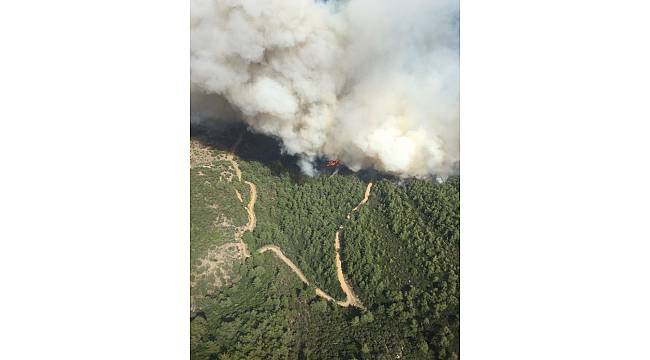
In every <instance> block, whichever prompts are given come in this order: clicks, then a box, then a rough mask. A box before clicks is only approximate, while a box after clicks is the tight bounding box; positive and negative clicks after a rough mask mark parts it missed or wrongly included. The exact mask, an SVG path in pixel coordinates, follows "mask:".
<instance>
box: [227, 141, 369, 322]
mask: <svg viewBox="0 0 650 360" xmlns="http://www.w3.org/2000/svg"><path fill="white" fill-rule="evenodd" d="M241 139H242V136H240V137H239V139H238V140H237V141H236V142H235V145H234V146H233V147H232V149H231V151H230V152H229V153H228V154H226V155H225V156H224V157H223V158H222V160H226V161H228V162H230V163H231V165H232V168H233V170H234V171H235V175H236V176H237V180H239V181H240V182H241V181H242V179H241V177H242V173H241V170H240V169H239V164H238V163H237V160H236V159H235V156H234V152H235V149H236V148H237V145H239V143H240V142H241ZM244 182H245V183H246V184H248V186H249V187H250V199H249V201H248V204H246V206H245V209H246V214H247V215H248V222H247V223H246V225H244V226H242V227H240V228H239V229H237V231H236V232H235V239H236V240H237V244H238V246H239V248H240V249H241V253H242V254H243V257H244V258H248V257H250V256H251V254H250V251H249V250H248V246H247V245H246V243H245V242H244V240H243V238H242V236H243V235H244V233H245V232H250V231H253V230H254V229H255V226H256V225H257V217H256V216H255V202H256V201H257V187H256V186H255V184H254V183H252V182H250V181H246V180H244ZM371 189H372V182H369V183H368V186H367V187H366V192H365V193H364V195H363V199H362V200H361V202H359V204H358V205H357V206H355V207H354V208H353V209H352V210H351V211H350V212H349V213H348V214H347V216H346V220H349V219H350V217H351V215H352V213H353V212H355V211H358V210H359V208H361V206H363V205H364V204H365V203H366V202H367V201H368V197H369V196H370V191H371ZM235 195H236V196H237V199H238V200H239V201H240V202H242V200H243V199H242V197H241V194H240V193H239V191H237V190H235ZM341 230H343V225H339V228H338V229H337V230H336V233H335V235H334V249H335V252H336V256H335V265H336V277H337V279H338V281H339V284H340V285H341V289H342V290H343V292H344V293H345V300H344V301H337V300H335V299H334V298H333V297H331V296H330V295H328V294H327V293H326V292H325V291H323V290H321V289H320V288H316V289H315V292H316V295H318V296H320V297H321V298H323V299H325V300H327V301H332V302H336V303H337V304H338V305H340V306H342V307H348V306H350V305H352V306H355V307H358V308H360V309H364V310H365V307H364V306H363V304H362V303H361V300H359V298H358V297H357V296H356V295H355V293H354V290H353V289H352V286H350V284H348V282H347V280H346V279H345V274H343V264H342V262H341V254H340V251H341ZM267 251H271V252H272V253H274V254H275V256H277V257H278V258H279V259H280V260H282V261H283V262H284V263H285V264H287V266H288V267H289V268H290V269H291V270H292V271H293V272H294V273H295V274H296V275H298V278H300V280H301V281H302V282H303V283H305V284H307V285H309V281H308V280H307V277H306V276H305V274H304V273H303V272H302V270H300V268H299V267H298V266H296V264H294V263H293V261H291V259H289V258H288V257H287V256H286V255H285V254H284V253H283V252H282V249H280V247H278V246H276V245H266V246H263V247H261V248H260V249H258V250H257V252H258V253H260V254H262V253H265V252H267Z"/></svg>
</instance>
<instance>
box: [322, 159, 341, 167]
mask: <svg viewBox="0 0 650 360" xmlns="http://www.w3.org/2000/svg"><path fill="white" fill-rule="evenodd" d="M339 164H341V160H327V161H326V162H325V164H323V166H325V167H337V166H339Z"/></svg>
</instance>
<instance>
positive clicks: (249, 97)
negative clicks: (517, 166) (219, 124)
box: [191, 0, 459, 177]
mask: <svg viewBox="0 0 650 360" xmlns="http://www.w3.org/2000/svg"><path fill="white" fill-rule="evenodd" d="M458 11H459V10H458V0H401V1H395V0H349V1H339V2H333V1H330V2H327V3H323V2H316V1H314V0H191V81H192V89H193V94H192V96H193V97H194V96H198V94H200V93H201V94H202V95H201V96H202V97H203V98H210V96H214V98H216V99H222V100H223V99H225V101H227V103H228V104H229V106H230V107H232V108H233V109H235V110H236V112H238V113H239V114H240V116H241V119H242V120H243V121H245V122H246V123H247V124H248V125H249V126H250V127H251V128H252V129H253V130H255V131H258V132H262V133H265V134H269V135H274V136H277V137H279V138H280V139H281V140H282V143H283V147H284V149H285V150H286V151H287V152H288V153H290V154H292V155H299V156H300V157H301V159H302V160H301V161H300V166H301V168H302V169H303V171H305V172H306V173H310V172H311V173H313V171H314V170H313V167H312V166H311V164H310V162H312V161H314V160H315V159H317V158H321V157H325V158H329V159H340V160H341V161H342V162H343V163H345V164H346V165H347V166H348V167H349V168H350V169H352V170H355V171H356V170H359V169H362V168H369V167H374V168H376V169H378V170H382V171H387V172H390V173H393V174H396V175H399V176H402V177H410V176H415V177H426V176H430V175H432V174H440V175H446V174H448V173H449V172H450V171H452V168H453V166H454V164H455V163H457V162H458V161H459V134H458V133H459V124H458V120H459V72H458V68H459V46H458V31H459V30H458V21H459V20H458V19H459V17H458V16H459V14H458ZM206 94H207V95H206ZM219 107H222V104H220V105H219ZM229 111H232V109H229Z"/></svg>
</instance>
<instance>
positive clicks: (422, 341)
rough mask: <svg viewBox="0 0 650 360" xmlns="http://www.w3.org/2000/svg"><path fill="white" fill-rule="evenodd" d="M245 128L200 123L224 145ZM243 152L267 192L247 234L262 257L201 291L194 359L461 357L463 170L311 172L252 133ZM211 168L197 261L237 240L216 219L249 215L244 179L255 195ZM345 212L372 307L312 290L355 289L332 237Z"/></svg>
mask: <svg viewBox="0 0 650 360" xmlns="http://www.w3.org/2000/svg"><path fill="white" fill-rule="evenodd" d="M242 131H243V130H242V129H238V128H236V129H234V130H233V129H230V130H228V131H220V132H218V133H216V134H210V133H206V132H204V131H197V130H194V131H193V139H194V140H196V141H201V142H202V144H205V145H206V147H208V148H209V149H210V150H209V151H211V152H213V153H214V154H215V155H218V154H223V153H225V151H226V150H228V149H230V147H231V146H232V144H233V142H234V139H235V138H237V135H236V134H237V133H241V132H242ZM236 154H237V156H238V158H239V160H238V163H239V165H240V169H241V171H242V174H243V175H242V178H243V179H244V180H247V181H251V182H253V183H255V184H256V185H257V191H258V196H257V203H256V205H255V213H256V215H257V227H256V228H255V230H254V231H252V232H250V233H246V234H244V236H243V240H244V241H245V243H246V244H247V245H248V248H249V249H250V252H251V254H252V256H250V257H248V258H246V259H245V260H244V259H240V260H238V261H233V265H232V266H231V267H229V268H227V269H226V270H227V271H229V272H231V274H229V275H228V276H227V277H228V278H230V279H231V281H229V282H224V283H223V284H221V285H220V286H216V287H214V288H213V289H210V290H209V291H203V292H200V293H201V295H202V296H201V299H200V301H199V302H198V306H197V309H195V311H193V312H192V315H191V319H192V320H191V356H192V358H193V359H395V358H402V359H454V358H458V357H459V356H460V354H459V316H460V305H459V300H460V295H459V289H460V287H459V276H460V271H459V266H460V262H459V249H460V246H459V241H460V231H459V223H460V220H459V217H460V207H459V204H460V191H459V178H457V177H456V178H450V179H449V180H447V181H446V182H444V183H442V184H438V183H436V182H434V181H430V180H408V181H401V182H400V181H397V180H396V179H391V178H389V177H385V176H381V175H378V174H373V173H360V174H359V173H357V174H355V173H352V172H350V171H345V170H343V171H341V173H340V174H338V175H336V176H333V177H330V176H329V174H323V175H321V176H317V177H313V178H310V177H306V176H303V175H301V174H300V173H299V171H298V169H297V168H296V166H295V158H292V157H289V156H284V155H282V154H281V151H280V149H279V148H278V146H277V144H276V143H275V141H274V140H273V139H269V138H267V137H263V136H261V135H254V134H249V133H247V134H246V136H245V138H244V140H243V141H242V142H241V144H239V146H238V148H237V151H236ZM205 170H206V169H202V168H193V169H192V170H191V171H190V172H191V179H192V183H191V184H192V189H191V193H192V196H191V198H192V204H191V206H192V212H191V224H192V233H191V247H192V253H193V258H192V260H193V263H192V264H193V265H192V266H193V269H194V267H195V266H196V261H195V260H196V259H199V258H201V256H203V255H204V254H205V253H206V252H208V251H209V249H210V247H211V246H212V247H215V246H217V247H218V246H219V244H223V243H224V242H226V241H232V240H228V239H229V238H232V234H231V233H229V232H228V231H226V230H227V229H224V228H218V227H217V228H215V227H214V226H213V225H210V224H213V220H210V219H214V218H219V217H220V216H224V215H228V216H229V218H230V219H231V220H232V222H233V223H237V224H239V225H241V224H243V223H245V222H246V214H245V212H244V211H243V210H242V206H241V203H239V202H238V201H237V200H236V199H235V198H234V189H237V191H239V192H240V193H241V194H242V196H243V197H244V198H247V197H248V189H247V187H246V186H243V184H242V183H239V182H235V181H233V182H231V183H227V184H224V182H223V181H220V179H219V176H220V173H219V171H218V169H210V168H208V169H207V170H208V171H205ZM198 171H201V175H200V176H199V175H198ZM368 180H372V181H373V182H374V184H375V186H374V187H373V190H372V193H371V196H370V200H369V201H368V203H367V204H366V205H365V206H362V207H361V208H360V210H359V212H356V213H354V214H353V215H352V218H351V219H350V220H349V221H347V222H345V216H346V215H347V214H348V212H349V211H350V209H352V208H353V207H354V206H355V205H356V204H358V203H359V201H360V200H361V198H362V196H363V191H364V190H365V185H366V183H367V181H368ZM244 202H245V201H244ZM238 203H239V205H238ZM215 204H217V205H215ZM344 222H345V228H344V230H343V233H342V250H341V257H342V262H343V268H344V273H345V275H346V277H347V278H348V281H349V283H350V285H352V287H353V288H354V291H355V292H356V295H357V296H358V297H359V298H360V300H361V301H362V302H363V303H364V305H365V307H366V308H367V309H366V310H361V309H358V308H355V307H347V308H343V307H340V306H338V305H337V304H335V303H332V302H328V301H325V300H323V299H321V298H319V297H317V296H316V295H315V292H314V287H316V286H317V287H320V288H321V289H323V290H325V291H326V292H327V293H328V294H330V295H332V296H333V297H334V298H336V299H343V298H344V297H345V295H344V293H343V292H342V291H341V288H340V286H339V283H338V281H337V279H336V274H335V267H334V256H335V251H334V246H333V240H334V233H335V231H336V229H337V227H338V226H339V225H340V224H342V223H344ZM206 229H209V230H206ZM211 239H212V240H211ZM267 244H273V245H277V246H279V247H280V248H282V250H283V251H284V253H285V254H286V256H287V257H289V258H290V259H291V260H292V261H293V262H294V263H295V264H296V265H297V266H298V267H300V268H301V269H302V271H303V272H304V274H305V276H306V277H307V278H308V279H309V281H310V283H311V284H310V285H309V286H308V285H305V284H304V283H302V282H301V281H300V280H299V279H298V277H297V276H296V274H294V273H293V272H292V271H291V270H289V268H288V267H287V266H286V265H285V264H284V263H282V262H281V261H279V259H278V258H276V257H275V256H274V255H273V254H270V253H264V254H258V253H256V249H259V248H260V247H261V246H263V245H267ZM222 271H223V270H222ZM193 291H194V290H193Z"/></svg>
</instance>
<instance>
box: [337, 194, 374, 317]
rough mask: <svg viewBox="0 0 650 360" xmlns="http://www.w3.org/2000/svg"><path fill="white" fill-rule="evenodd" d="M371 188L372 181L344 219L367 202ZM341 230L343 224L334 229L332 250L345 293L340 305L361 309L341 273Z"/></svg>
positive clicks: (361, 306) (359, 302) (361, 305)
mask: <svg viewBox="0 0 650 360" xmlns="http://www.w3.org/2000/svg"><path fill="white" fill-rule="evenodd" d="M371 190H372V181H371V182H369V183H368V186H367V187H366V192H365V193H364V194H363V200H361V202H360V203H359V204H358V205H357V206H355V207H354V208H353V209H352V211H350V213H348V215H347V216H346V219H348V220H349V219H350V217H351V215H352V213H353V212H355V211H358V210H359V208H361V206H363V204H365V203H366V202H368V197H369V196H370V191H371ZM341 230H343V225H341V226H339V229H338V230H336V234H335V235H334V250H335V251H336V258H335V260H334V261H335V262H336V277H337V278H338V280H339V284H341V290H343V292H344V293H345V301H344V302H343V304H341V303H339V305H341V306H348V305H352V306H356V307H358V308H361V309H365V308H364V307H363V304H362V303H361V300H359V298H358V297H357V295H356V294H355V293H354V290H353V289H352V286H350V284H348V282H347V280H346V279H345V275H344V274H343V263H342V262H341Z"/></svg>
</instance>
